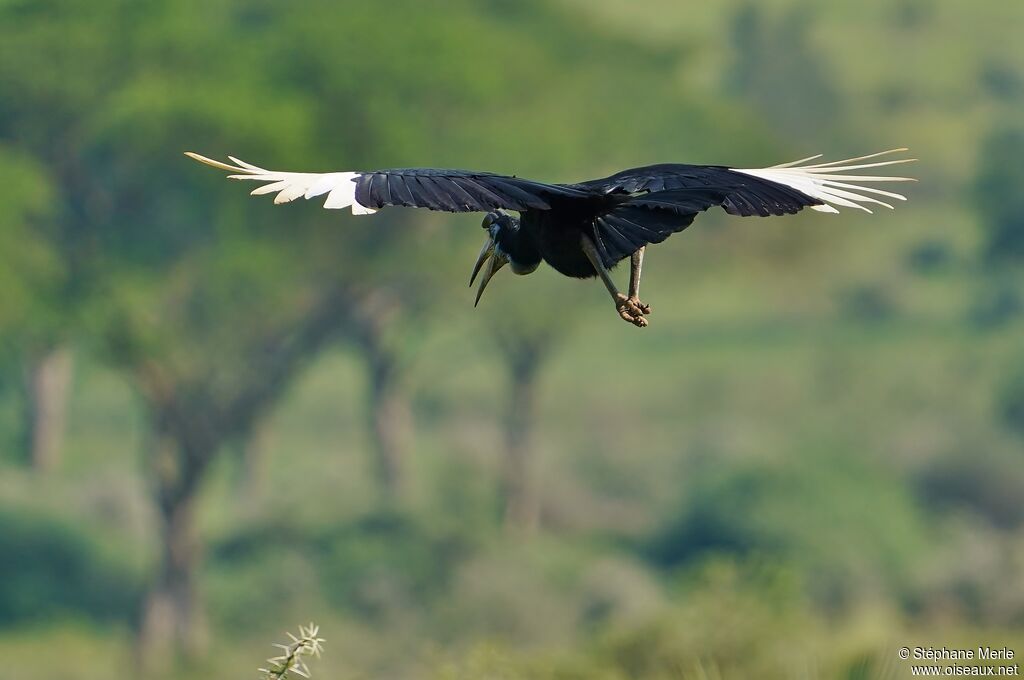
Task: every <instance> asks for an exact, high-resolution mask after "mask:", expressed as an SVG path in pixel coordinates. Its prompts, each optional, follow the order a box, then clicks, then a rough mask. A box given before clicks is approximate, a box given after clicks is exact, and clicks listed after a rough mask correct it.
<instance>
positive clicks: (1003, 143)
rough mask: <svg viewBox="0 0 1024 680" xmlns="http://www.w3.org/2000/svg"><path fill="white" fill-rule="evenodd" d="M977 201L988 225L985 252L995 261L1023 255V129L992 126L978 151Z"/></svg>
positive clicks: (1001, 261) (1018, 257)
mask: <svg viewBox="0 0 1024 680" xmlns="http://www.w3.org/2000/svg"><path fill="white" fill-rule="evenodd" d="M979 158H980V163H979V165H980V170H979V173H978V177H977V179H976V180H975V182H974V187H973V193H974V202H975V204H976V205H977V210H978V214H979V215H980V216H981V219H982V220H983V225H984V227H985V244H984V248H985V251H984V254H985V256H986V257H987V259H988V260H989V262H992V263H996V264H999V263H1015V262H1017V263H1019V262H1020V261H1021V260H1022V258H1024V197H1022V196H1021V192H1020V187H1021V186H1022V183H1024V131H1021V130H1019V129H1017V128H1003V129H997V130H993V131H992V132H991V133H990V134H989V136H988V137H987V138H986V139H985V140H984V143H983V145H982V147H981V149H980V152H979Z"/></svg>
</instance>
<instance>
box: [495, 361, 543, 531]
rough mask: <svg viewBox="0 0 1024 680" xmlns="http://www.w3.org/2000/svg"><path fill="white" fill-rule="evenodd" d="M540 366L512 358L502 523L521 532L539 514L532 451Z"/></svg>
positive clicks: (533, 524)
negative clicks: (513, 360)
mask: <svg viewBox="0 0 1024 680" xmlns="http://www.w3.org/2000/svg"><path fill="white" fill-rule="evenodd" d="M539 367H540V364H539V361H538V360H537V359H536V358H532V359H527V360H525V361H516V362H513V365H512V375H511V378H512V384H511V395H510V396H511V403H510V404H509V409H508V416H507V418H506V420H505V460H504V466H503V467H504V469H503V471H502V478H501V480H502V484H501V493H502V499H503V501H504V505H505V527H506V528H507V529H510V530H513V531H518V532H521V533H530V532H532V531H534V530H535V529H536V528H537V524H538V521H539V518H540V505H539V499H538V496H537V493H536V490H535V488H534V482H533V469H532V467H533V466H532V458H533V456H532V455H531V451H532V449H533V429H534V424H535V420H536V409H537V375H538V369H539Z"/></svg>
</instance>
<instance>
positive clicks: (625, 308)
mask: <svg viewBox="0 0 1024 680" xmlns="http://www.w3.org/2000/svg"><path fill="white" fill-rule="evenodd" d="M580 244H581V245H582V247H583V253H584V254H585V255H586V256H587V259H588V260H590V264H591V265H593V267H594V270H595V271H596V272H597V275H598V276H600V277H601V281H603V282H604V287H605V288H607V289H608V292H609V293H610V294H611V296H612V300H614V301H615V309H616V310H617V311H618V312H619V316H620V317H622V319H623V320H624V321H628V322H629V323H631V324H633V325H634V326H637V327H638V328H643V327H644V326H646V325H647V319H645V318H644V310H643V309H642V308H641V307H640V306H639V305H636V304H634V303H633V302H630V298H628V297H626V296H625V295H623V294H622V293H620V292H619V289H618V288H617V287H616V286H615V282H614V281H612V276H611V274H610V273H609V272H608V268H607V267H605V266H604V262H602V261H601V255H600V254H599V253H598V252H597V247H596V246H595V245H594V242H593V241H591V240H590V239H589V238H587V237H586V236H583V237H581V239H580ZM637 284H639V277H637ZM630 287H631V288H632V275H631V276H630ZM648 309H649V308H648Z"/></svg>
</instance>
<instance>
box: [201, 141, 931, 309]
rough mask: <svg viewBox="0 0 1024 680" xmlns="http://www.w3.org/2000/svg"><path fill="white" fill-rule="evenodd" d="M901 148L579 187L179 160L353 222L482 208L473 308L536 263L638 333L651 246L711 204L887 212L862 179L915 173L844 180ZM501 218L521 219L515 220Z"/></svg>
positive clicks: (633, 175)
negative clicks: (497, 284)
mask: <svg viewBox="0 0 1024 680" xmlns="http://www.w3.org/2000/svg"><path fill="white" fill-rule="evenodd" d="M906 150H907V149H891V150H889V151H883V152H880V153H875V154H871V155H868V156H861V157H859V158H850V159H846V160H842V161H833V162H831V163H816V164H809V163H810V162H811V161H814V160H816V159H818V158H820V155H819V156H811V157H810V158H804V159H801V160H799V161H793V162H792V163H783V164H781V165H775V166H772V167H770V168H759V169H741V168H729V167H725V166H721V165H683V164H677V163H666V164H661V165H648V166H645V167H642V168H633V169H631V170H623V171H622V172H618V173H615V174H614V175H611V176H610V177H605V178H603V179H593V180H588V181H586V182H579V183H576V184H546V183H544V182H535V181H533V180H529V179H523V178H521V177H515V176H508V175H498V174H494V173H490V172H473V171H467V170H438V169H434V168H403V169H396V170H375V171H372V172H325V173H316V172H278V171H276V170H264V169H263V168H259V167H257V166H255V165H251V164H249V163H246V162H244V161H240V160H238V159H237V158H235V157H233V156H229V157H228V158H229V159H230V160H231V161H232V162H233V163H235V165H228V164H227V163H221V162H220V161H215V160H213V159H210V158H206V157H205V156H200V155H199V154H196V153H192V152H191V151H190V152H187V153H186V155H187V156H189V157H190V158H193V159H195V160H197V161H199V162H201V163H205V164H207V165H212V166H213V167H215V168H219V169H221V170H226V171H228V172H230V173H232V174H231V175H229V177H230V178H231V179H249V180H256V181H257V182H265V184H263V185H262V186H259V187H257V188H256V189H254V190H253V191H252V194H253V195H254V196H255V195H262V194H272V193H276V194H277V197H276V198H275V199H274V203H288V202H289V201H294V200H295V199H297V198H307V199H308V198H314V197H316V196H322V195H324V194H326V195H327V199H326V201H325V202H324V207H325V208H349V207H351V208H352V214H354V215H368V214H371V213H374V212H376V211H377V209H379V208H384V207H386V206H405V207H415V208H428V209H430V210H444V211H447V212H486V213H487V214H486V215H485V216H484V220H483V228H484V229H485V230H486V231H487V241H486V242H485V243H484V246H483V248H482V249H481V250H480V256H479V257H478V258H477V260H476V264H475V265H474V266H473V274H472V276H471V278H470V282H469V283H470V285H471V286H472V285H473V280H474V279H475V278H476V277H477V275H478V274H480V288H479V289H478V291H477V294H476V302H480V296H481V295H483V292H484V288H485V287H486V286H487V282H488V281H490V280H491V277H492V276H494V273H495V272H497V271H498V270H499V269H501V268H502V267H503V266H505V265H506V264H508V265H509V266H510V268H511V269H512V271H513V272H515V273H516V274H529V273H531V272H533V271H534V270H536V269H537V267H538V266H539V265H540V263H541V260H543V261H545V262H547V263H548V264H549V265H550V266H552V267H554V268H555V270H557V271H558V272H560V273H562V274H564V275H566V276H572V277H576V278H591V277H594V276H599V277H601V280H602V281H603V282H604V285H605V286H606V287H607V288H608V292H609V293H611V296H612V299H613V300H614V301H615V309H616V310H617V311H618V314H619V316H620V317H621V318H622V319H624V320H625V321H628V322H629V323H631V324H633V325H635V326H639V327H643V326H646V325H647V318H646V317H647V315H648V314H650V312H651V308H650V306H649V305H646V304H644V303H643V302H641V301H640V297H639V295H640V270H641V266H642V265H643V259H644V248H645V247H646V246H647V244H649V243H661V242H662V241H664V240H665V239H666V238H668V237H669V236H670V235H672V234H674V233H676V232H679V231H682V230H683V229H685V228H686V227H688V226H689V225H690V224H691V223H692V222H693V219H694V218H695V217H696V216H697V214H698V213H700V212H702V211H704V210H707V209H708V208H711V207H714V206H721V207H722V208H723V209H724V210H725V211H726V212H727V213H729V214H731V215H741V216H744V217H747V216H751V215H758V216H761V217H767V216H769V215H787V214H793V213H796V212H799V211H800V210H802V209H803V208H811V209H812V210H818V211H821V212H830V213H834V212H839V211H838V210H836V206H839V207H844V208H858V209H860V210H863V211H865V212H869V213H870V212H871V210H869V209H868V208H867V206H866V205H865V204H869V205H881V206H884V207H886V208H892V205H890V204H889V203H886V202H884V201H883V200H881V199H879V198H874V196H881V197H884V198H889V199H895V200H899V201H904V200H906V198H905V197H904V196H901V195H900V194H896V193H893V192H891V191H883V190H881V189H876V188H874V187H872V186H865V184H866V183H874V182H907V181H913V180H912V179H911V178H909V177H892V176H879V175H870V174H868V175H860V174H849V173H850V172H851V171H857V170H863V169H866V168H877V167H881V166H887V165H896V164H898V163H909V162H911V161H913V160H915V159H912V158H900V159H897V160H884V161H879V160H872V159H877V158H878V157H879V156H885V155H888V154H893V153H900V152H905V151H906ZM863 161H871V162H863ZM499 211H510V212H518V213H519V217H515V216H513V215H510V214H508V213H507V212H499ZM627 257H628V258H630V263H631V267H630V275H629V294H628V295H626V294H623V293H621V292H620V291H619V289H618V288H617V287H616V286H615V282H614V281H612V277H611V274H610V273H609V270H610V269H612V268H613V267H615V265H617V264H618V263H619V262H620V261H621V260H624V259H626V258H627ZM485 265H486V266H485ZM481 270H482V273H481Z"/></svg>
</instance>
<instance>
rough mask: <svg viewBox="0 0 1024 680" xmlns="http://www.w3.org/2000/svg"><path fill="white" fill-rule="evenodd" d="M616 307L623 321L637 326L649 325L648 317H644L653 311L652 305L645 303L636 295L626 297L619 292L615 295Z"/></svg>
mask: <svg viewBox="0 0 1024 680" xmlns="http://www.w3.org/2000/svg"><path fill="white" fill-rule="evenodd" d="M615 309H616V311H618V313H619V316H620V317H621V318H622V320H623V321H628V322H629V323H631V324H633V325H634V326H636V327H637V328H644V327H645V326H647V319H646V318H644V317H645V316H646V315H647V314H650V313H651V306H650V305H647V304H644V303H643V302H641V301H640V299H639V298H637V297H636V296H632V297H626V296H625V295H623V294H622V293H619V294H618V295H616V296H615Z"/></svg>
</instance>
